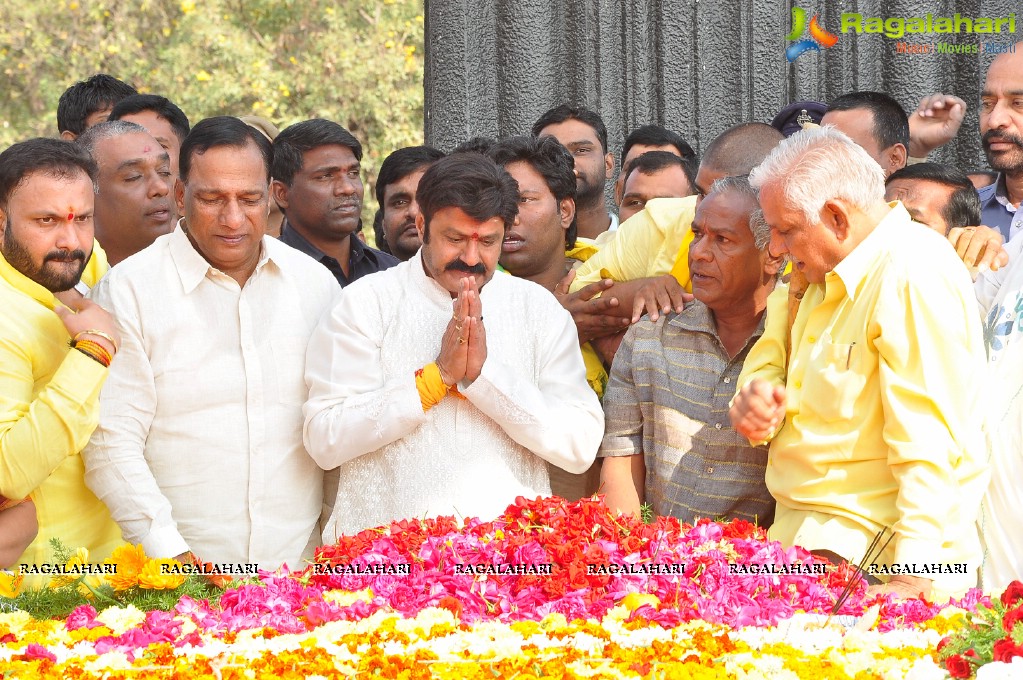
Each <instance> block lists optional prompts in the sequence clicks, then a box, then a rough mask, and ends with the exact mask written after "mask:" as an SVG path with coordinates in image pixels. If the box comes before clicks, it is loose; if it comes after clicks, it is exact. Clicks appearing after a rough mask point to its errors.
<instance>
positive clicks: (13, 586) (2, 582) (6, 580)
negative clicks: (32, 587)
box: [0, 570, 25, 597]
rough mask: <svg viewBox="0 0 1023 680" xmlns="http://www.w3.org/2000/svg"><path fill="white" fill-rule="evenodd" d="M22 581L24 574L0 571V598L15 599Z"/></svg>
mask: <svg viewBox="0 0 1023 680" xmlns="http://www.w3.org/2000/svg"><path fill="white" fill-rule="evenodd" d="M24 580H25V576H24V574H15V573H14V572H13V571H6V570H0V597H17V596H18V593H20V592H21V584H22V582H23V581H24Z"/></svg>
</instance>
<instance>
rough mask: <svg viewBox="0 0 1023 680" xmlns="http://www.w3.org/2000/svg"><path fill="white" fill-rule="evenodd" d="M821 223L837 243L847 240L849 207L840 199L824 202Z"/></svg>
mask: <svg viewBox="0 0 1023 680" xmlns="http://www.w3.org/2000/svg"><path fill="white" fill-rule="evenodd" d="M821 221H822V222H824V226H826V227H827V228H828V229H830V230H831V231H832V232H833V233H834V234H835V238H836V239H838V240H839V241H845V240H846V239H847V238H849V232H850V225H849V206H848V205H847V204H846V202H845V201H843V200H842V199H840V198H833V199H830V200H828V201H825V202H824V207H823V208H821Z"/></svg>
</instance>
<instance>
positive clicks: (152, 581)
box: [139, 558, 185, 590]
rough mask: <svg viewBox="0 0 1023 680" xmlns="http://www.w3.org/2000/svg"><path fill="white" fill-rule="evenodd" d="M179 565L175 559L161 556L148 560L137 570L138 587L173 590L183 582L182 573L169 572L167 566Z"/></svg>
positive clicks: (183, 576)
mask: <svg viewBox="0 0 1023 680" xmlns="http://www.w3.org/2000/svg"><path fill="white" fill-rule="evenodd" d="M177 565H179V563H178V561H177V560H172V559H169V558H161V559H156V560H149V561H148V562H146V564H145V566H144V567H142V570H141V571H140V572H139V587H140V588H146V589H148V590H174V589H175V588H177V587H178V586H180V585H181V584H182V583H184V582H185V575H184V574H180V573H178V574H174V573H165V572H170V571H171V569H169V568H168V567H175V566H177Z"/></svg>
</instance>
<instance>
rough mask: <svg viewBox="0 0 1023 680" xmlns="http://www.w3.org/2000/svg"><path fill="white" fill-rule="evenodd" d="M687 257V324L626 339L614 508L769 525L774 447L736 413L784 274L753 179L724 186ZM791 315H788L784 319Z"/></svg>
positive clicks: (606, 473) (615, 436)
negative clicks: (733, 407) (740, 383)
mask: <svg viewBox="0 0 1023 680" xmlns="http://www.w3.org/2000/svg"><path fill="white" fill-rule="evenodd" d="M693 235H694V238H693V243H692V246H691V247H690V249H689V269H690V272H691V273H692V281H693V294H694V295H695V297H696V299H695V300H694V301H693V302H691V303H689V304H687V305H686V307H685V308H684V309H683V310H682V312H680V313H670V314H667V315H665V316H661V317H660V318H658V320H657V321H650V320H649V319H648V318H644V319H643V320H641V321H640V322H639V323H637V324H634V325H633V326H632V327H631V328H630V329H629V331H628V333H627V334H626V336H625V339H624V341H623V343H622V346H621V348H620V349H619V351H618V354H617V355H616V356H615V361H614V366H613V367H612V369H611V378H610V381H609V382H608V386H607V392H606V393H605V396H604V412H605V417H606V429H605V434H604V440H603V443H602V444H601V447H600V452H599V453H598V454H597V455H598V456H599V457H601V458H604V462H603V467H602V469H601V482H602V491H603V492H604V493H605V494H606V495H607V499H606V500H607V504H608V505H609V506H610V507H611V508H612V509H617V510H619V511H621V512H623V513H631V514H638V513H639V509H640V505H641V504H643V503H649V504H650V505H651V506H652V509H653V511H654V512H655V513H656V514H658V515H671V516H674V517H677V518H678V519H680V520H682V521H684V522H694V521H695V520H696V519H697V518H698V517H709V518H711V519H718V518H723V519H732V518H736V517H738V518H742V519H747V520H749V521H753V522H757V523H758V524H761V525H762V526H767V525H769V524H770V523H771V520H772V518H773V516H774V499H773V498H771V494H770V493H769V492H768V491H767V487H766V485H765V483H764V470H765V467H766V465H767V447H766V446H757V447H754V446H750V444H749V441H748V440H746V439H745V438H744V437H742V436H740V435H739V434H737V433H736V432H735V430H734V429H733V428H732V425H731V423H730V422H729V418H728V403H729V401H730V400H731V398H732V396H733V395H734V394H735V383H736V380H737V379H738V377H739V372H740V371H741V370H742V364H743V360H744V359H745V358H746V354H747V352H748V351H749V349H750V347H752V346H753V343H755V342H756V341H757V339H758V338H759V337H760V335H761V333H762V332H763V330H764V310H765V308H766V305H767V297H768V295H769V294H770V292H771V291H772V290H773V289H774V284H775V281H776V279H777V277H778V275H779V273H780V272H781V271H782V261H781V259H780V258H775V257H772V256H771V255H770V254H769V253H768V250H767V244H768V241H769V239H770V232H769V230H768V228H767V226H766V224H764V223H763V220H762V218H761V216H760V211H759V206H758V203H757V198H756V195H755V194H754V192H753V189H752V188H751V187H750V185H749V182H748V181H747V180H746V178H744V177H729V178H725V179H722V180H719V181H718V182H717V183H715V184H714V187H713V189H712V190H711V192H710V193H709V194H708V195H707V197H706V198H704V199H703V200H702V201H701V202H700V205H699V206H698V207H697V209H696V216H695V217H694V219H693ZM782 311H783V313H784V310H782Z"/></svg>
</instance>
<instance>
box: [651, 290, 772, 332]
mask: <svg viewBox="0 0 1023 680" xmlns="http://www.w3.org/2000/svg"><path fill="white" fill-rule="evenodd" d="M766 318H767V311H766V310H765V311H764V313H762V314H761V315H760V321H759V322H757V329H756V330H755V331H753V335H752V336H750V340H755V339H757V338H759V337H760V336H761V335H763V334H764V320H765V319H766ZM668 323H670V324H671V325H672V326H675V327H676V328H681V329H682V330H686V331H690V332H693V333H707V334H709V335H712V336H713V337H715V338H717V337H718V329H717V323H715V321H714V313H713V312H712V311H710V307H708V306H707V305H705V304H703V303H702V302H700V301H699V300H693V301H692V302H690V303H689V304H687V305H686V306H685V307H684V308H683V309H682V312H681V313H679V314H676V315H675V317H674V318H673V319H671V321H669V322H668ZM718 339H719V340H720V338H718Z"/></svg>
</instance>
